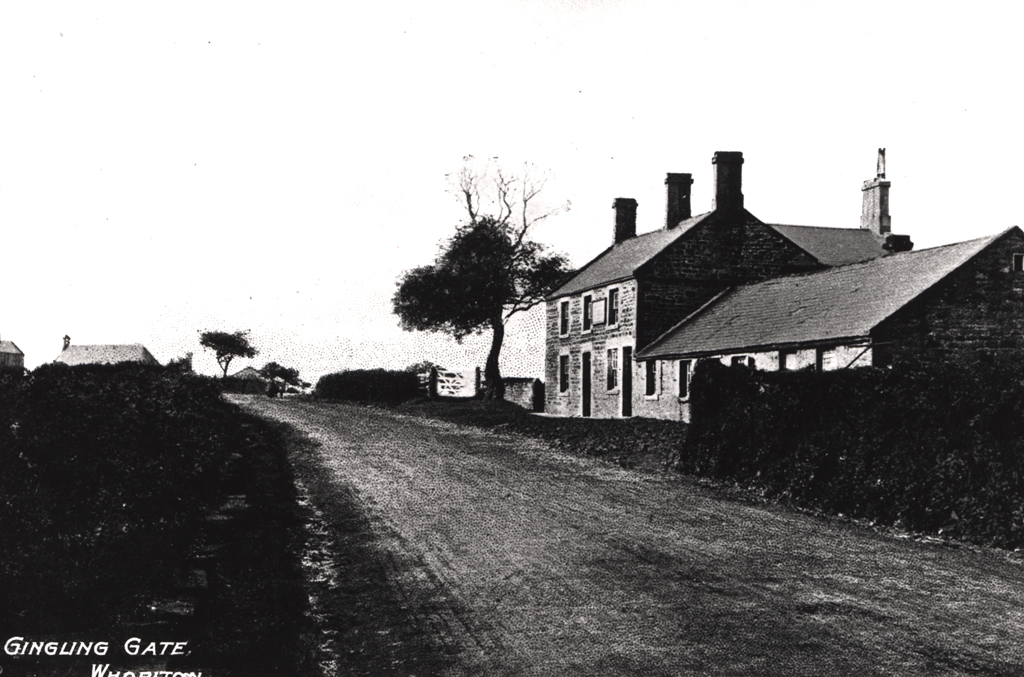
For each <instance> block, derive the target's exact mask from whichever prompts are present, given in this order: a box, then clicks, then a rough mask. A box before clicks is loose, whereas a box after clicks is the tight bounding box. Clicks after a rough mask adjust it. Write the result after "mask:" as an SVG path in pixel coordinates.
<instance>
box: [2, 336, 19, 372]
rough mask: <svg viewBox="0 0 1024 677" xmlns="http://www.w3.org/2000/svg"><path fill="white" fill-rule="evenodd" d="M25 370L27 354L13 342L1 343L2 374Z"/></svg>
mask: <svg viewBox="0 0 1024 677" xmlns="http://www.w3.org/2000/svg"><path fill="white" fill-rule="evenodd" d="M24 369H25V353H23V352H21V348H19V347H18V346H16V345H14V342H13V341H0V372H5V371H16V372H21V371H24Z"/></svg>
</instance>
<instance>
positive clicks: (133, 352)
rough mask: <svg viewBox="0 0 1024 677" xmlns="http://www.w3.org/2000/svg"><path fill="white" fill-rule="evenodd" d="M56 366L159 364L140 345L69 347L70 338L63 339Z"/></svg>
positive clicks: (118, 344)
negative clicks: (127, 363) (62, 347)
mask: <svg viewBox="0 0 1024 677" xmlns="http://www.w3.org/2000/svg"><path fill="white" fill-rule="evenodd" d="M54 362H55V363H57V364H66V365H69V366H72V367H73V366H75V365H78V364H120V363H121V362H138V363H140V364H157V365H158V364H160V363H159V362H158V361H157V359H156V358H155V357H153V354H152V353H151V352H149V351H148V350H147V349H146V346H144V345H142V344H141V343H111V344H95V345H81V346H73V345H71V338H70V337H68V336H65V337H64V349H63V350H61V353H60V355H58V356H57V359H55V360H54Z"/></svg>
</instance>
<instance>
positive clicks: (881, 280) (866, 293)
mask: <svg viewBox="0 0 1024 677" xmlns="http://www.w3.org/2000/svg"><path fill="white" fill-rule="evenodd" d="M1011 230H1012V229H1011ZM1007 232H1009V231H1004V232H1002V233H999V234H998V235H993V236H990V237H985V238H981V239H977V240H970V241H967V242H960V243H958V244H952V245H946V246H944V247H935V248H932V249H922V250H919V251H916V252H905V253H900V254H892V255H889V256H885V257H882V258H878V259H874V260H872V261H867V262H864V263H855V264H851V265H847V266H838V267H835V268H829V269H826V270H823V271H818V272H814V273H807V274H803V275H793V276H789V277H780V278H775V279H772V280H766V281H764V282H758V283H756V284H750V285H745V286H741V287H734V288H731V289H729V290H727V291H725V292H723V293H722V294H720V295H718V296H717V297H715V298H714V299H712V300H711V301H709V302H708V303H706V304H705V305H704V306H703V307H702V308H700V309H699V310H697V311H696V312H694V313H693V314H691V315H690V316H689V317H687V318H686V319H684V320H683V321H682V322H680V323H679V324H677V325H676V326H675V327H673V328H672V329H670V330H668V331H667V332H665V333H664V334H662V335H661V336H660V337H658V338H657V339H656V340H655V341H653V342H652V343H651V344H650V345H649V346H647V347H646V348H644V349H643V350H641V351H639V352H638V353H637V358H638V359H644V358H667V357H687V356H697V355H708V354H727V353H730V352H741V351H745V350H753V349H758V348H765V349H767V348H771V347H780V346H786V345H797V344H801V343H808V342H819V341H821V342H828V341H833V340H840V339H851V338H857V337H867V336H868V334H869V332H870V331H871V330H872V329H873V328H874V327H875V326H877V325H878V324H879V323H880V322H881V321H882V320H884V319H886V318H887V317H889V316H890V315H892V314H893V313H894V312H896V311H897V310H899V309H900V308H902V307H903V306H905V305H906V304H907V303H909V302H910V301H911V300H913V299H914V298H916V297H917V296H918V295H919V294H921V293H922V292H923V291H925V290H926V289H928V288H929V287H931V286H932V285H934V284H935V283H937V282H938V281H939V280H941V279H943V278H944V277H946V276H947V275H949V274H950V273H951V272H953V271H954V270H956V269H957V268H959V267H960V266H962V265H963V264H964V263H966V262H967V261H968V260H969V259H971V258H972V257H973V256H975V255H976V254H978V253H979V252H980V251H982V250H983V249H985V248H986V247H988V246H989V245H990V244H992V243H993V242H995V241H996V240H998V239H999V238H1001V237H1002V236H1003V235H1005V234H1006V233H1007Z"/></svg>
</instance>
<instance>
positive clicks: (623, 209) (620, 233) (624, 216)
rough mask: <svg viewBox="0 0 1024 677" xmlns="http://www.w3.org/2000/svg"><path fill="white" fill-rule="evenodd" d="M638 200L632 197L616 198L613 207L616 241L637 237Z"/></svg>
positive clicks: (616, 242) (617, 242)
mask: <svg viewBox="0 0 1024 677" xmlns="http://www.w3.org/2000/svg"><path fill="white" fill-rule="evenodd" d="M636 207H637V202H636V200H634V199H633V198H631V197H617V198H615V202H614V204H612V208H613V209H614V210H615V242H614V244H619V243H620V242H625V241H626V240H628V239H630V238H633V237H636Z"/></svg>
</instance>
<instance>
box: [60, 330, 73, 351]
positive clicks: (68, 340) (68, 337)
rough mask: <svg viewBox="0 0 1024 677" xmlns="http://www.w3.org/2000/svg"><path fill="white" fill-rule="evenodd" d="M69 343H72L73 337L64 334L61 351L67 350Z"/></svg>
mask: <svg viewBox="0 0 1024 677" xmlns="http://www.w3.org/2000/svg"><path fill="white" fill-rule="evenodd" d="M69 345H71V337H70V336H68V335H67V334H64V347H63V348H61V352H64V351H65V350H67V349H68V346H69Z"/></svg>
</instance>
